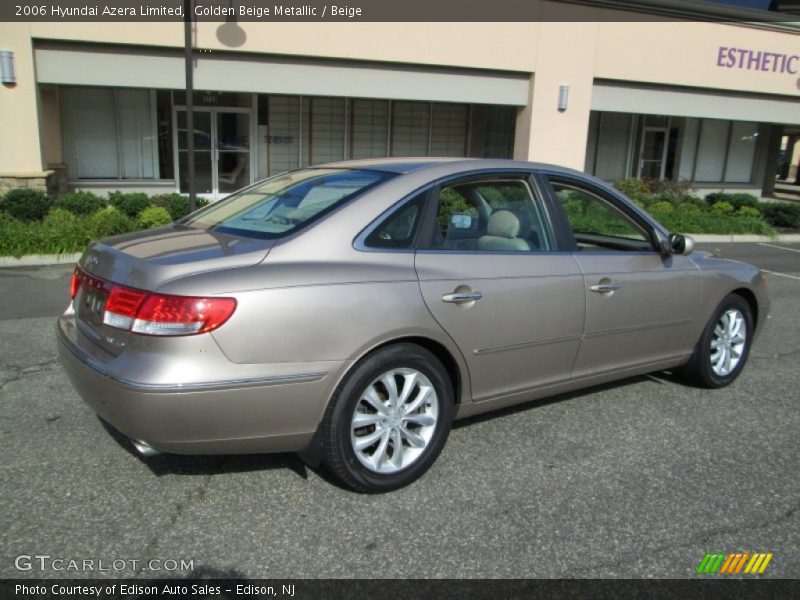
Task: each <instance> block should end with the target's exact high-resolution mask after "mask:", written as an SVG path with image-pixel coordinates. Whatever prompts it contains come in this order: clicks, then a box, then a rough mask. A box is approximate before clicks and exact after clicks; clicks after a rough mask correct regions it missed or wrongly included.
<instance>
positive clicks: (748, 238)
mask: <svg viewBox="0 0 800 600" xmlns="http://www.w3.org/2000/svg"><path fill="white" fill-rule="evenodd" d="M688 235H689V236H690V237H691V238H692V239H693V240H694V241H695V242H697V243H699V244H703V243H712V242H721V243H725V244H735V243H741V242H750V243H753V242H772V243H773V244H774V243H775V242H783V243H784V244H789V243H799V242H800V233H785V234H783V235H776V236H775V237H770V236H768V235H750V234H746V235H728V234H725V235H717V234H712V233H697V234H692V233H690V234H688Z"/></svg>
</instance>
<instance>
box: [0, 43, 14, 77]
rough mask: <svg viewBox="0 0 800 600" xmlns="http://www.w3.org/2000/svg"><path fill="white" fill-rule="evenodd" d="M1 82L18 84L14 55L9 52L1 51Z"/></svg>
mask: <svg viewBox="0 0 800 600" xmlns="http://www.w3.org/2000/svg"><path fill="white" fill-rule="evenodd" d="M0 82H2V83H16V82H17V76H16V74H15V73H14V53H13V52H10V51H8V50H0Z"/></svg>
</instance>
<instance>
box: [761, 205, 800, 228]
mask: <svg viewBox="0 0 800 600" xmlns="http://www.w3.org/2000/svg"><path fill="white" fill-rule="evenodd" d="M760 209H761V215H762V216H763V218H764V219H765V220H766V221H767V223H769V224H770V225H772V226H773V227H785V228H788V229H800V203H798V204H794V203H792V202H764V203H763V204H761V206H760Z"/></svg>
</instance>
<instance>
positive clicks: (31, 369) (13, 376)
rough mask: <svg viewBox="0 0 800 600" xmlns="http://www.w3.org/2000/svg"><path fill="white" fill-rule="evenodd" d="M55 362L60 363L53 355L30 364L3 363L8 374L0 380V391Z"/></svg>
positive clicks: (55, 363)
mask: <svg viewBox="0 0 800 600" xmlns="http://www.w3.org/2000/svg"><path fill="white" fill-rule="evenodd" d="M57 364H60V363H59V360H58V358H55V357H53V358H51V359H49V360H46V361H43V362H40V363H34V364H32V365H25V366H21V365H4V366H5V368H6V369H8V370H9V374H8V375H7V376H5V377H4V378H3V379H2V381H0V391H3V390H4V389H5V387H6V386H7V385H10V384H12V383H16V382H18V381H22V380H24V379H26V378H28V377H30V376H31V375H36V374H38V373H41V372H42V371H45V370H47V369H48V368H50V367H53V366H55V365H57Z"/></svg>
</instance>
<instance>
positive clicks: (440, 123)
mask: <svg viewBox="0 0 800 600" xmlns="http://www.w3.org/2000/svg"><path fill="white" fill-rule="evenodd" d="M468 118H469V107H468V106H467V105H466V104H443V103H439V104H434V105H433V113H432V116H431V119H432V121H431V149H430V154H431V156H465V155H466V153H467V120H468Z"/></svg>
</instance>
